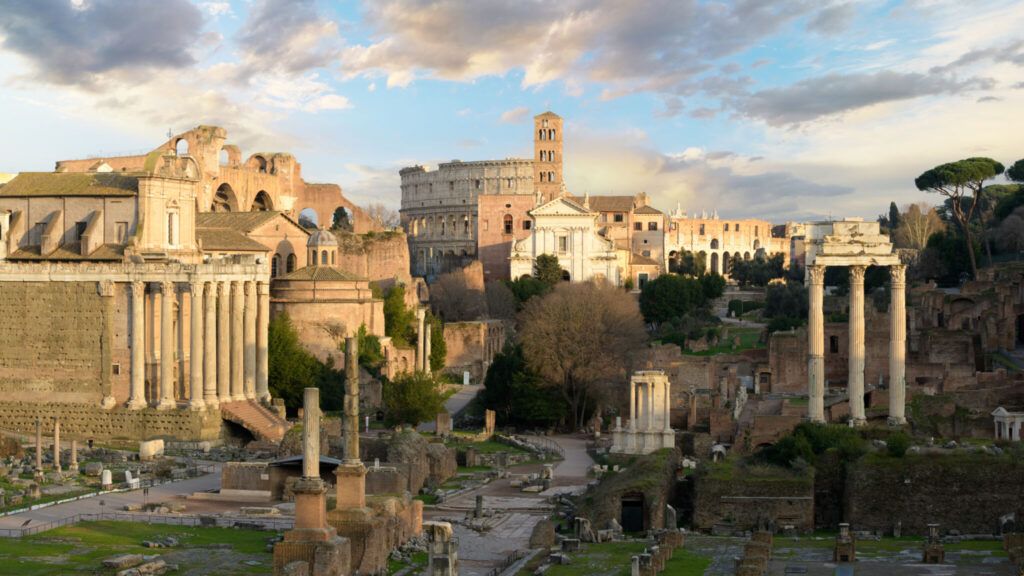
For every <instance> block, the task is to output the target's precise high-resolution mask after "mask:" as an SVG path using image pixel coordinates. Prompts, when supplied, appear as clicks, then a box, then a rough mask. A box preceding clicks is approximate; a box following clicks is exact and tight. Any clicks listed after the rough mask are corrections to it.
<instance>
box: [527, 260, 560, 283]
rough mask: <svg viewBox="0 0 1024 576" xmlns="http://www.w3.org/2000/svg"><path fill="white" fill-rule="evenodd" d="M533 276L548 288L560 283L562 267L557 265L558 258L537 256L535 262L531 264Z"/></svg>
mask: <svg viewBox="0 0 1024 576" xmlns="http://www.w3.org/2000/svg"><path fill="white" fill-rule="evenodd" d="M533 276H534V278H536V279H537V280H540V281H541V282H542V283H543V284H544V285H546V286H547V287H548V288H551V287H553V286H555V285H556V284H558V283H559V282H561V281H562V266H561V264H559V263H558V257H556V256H553V255H551V254H541V255H540V256H537V260H536V261H535V262H534V264H533Z"/></svg>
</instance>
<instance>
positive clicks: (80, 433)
mask: <svg viewBox="0 0 1024 576" xmlns="http://www.w3.org/2000/svg"><path fill="white" fill-rule="evenodd" d="M54 417H57V418H60V422H61V424H60V430H61V437H62V438H65V439H79V440H88V439H90V438H91V439H94V440H144V439H151V438H158V437H161V438H168V439H173V440H182V441H195V440H216V439H219V438H220V437H221V433H222V420H221V417H220V412H218V411H215V410H201V411H197V412H194V411H190V410H162V411H158V410H156V409H153V408H147V409H144V410H126V409H123V408H115V409H113V410H103V409H102V408H100V407H99V405H98V404H96V405H90V404H67V403H42V402H38V403H37V402H2V403H0V421H2V422H3V423H4V428H5V429H7V430H10V431H13V432H19V433H22V434H35V430H36V424H35V422H36V419H37V418H39V419H42V420H43V422H44V423H45V422H52V419H53V418H54ZM50 426H52V425H47V424H44V427H43V434H44V435H49V434H52V429H49V430H48V428H49V427H50Z"/></svg>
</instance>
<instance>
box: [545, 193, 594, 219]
mask: <svg viewBox="0 0 1024 576" xmlns="http://www.w3.org/2000/svg"><path fill="white" fill-rule="evenodd" d="M530 215H531V216H596V214H595V213H593V212H591V211H590V210H587V209H586V208H584V207H583V206H581V205H580V204H578V203H576V202H573V201H572V200H570V199H569V198H567V197H565V196H559V197H558V198H555V199H554V200H552V201H550V202H548V203H546V204H541V205H540V206H537V207H536V208H534V209H533V210H530Z"/></svg>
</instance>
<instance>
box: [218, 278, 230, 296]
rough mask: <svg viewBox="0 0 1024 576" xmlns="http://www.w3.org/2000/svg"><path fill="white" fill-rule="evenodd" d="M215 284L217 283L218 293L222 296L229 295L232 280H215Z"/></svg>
mask: <svg viewBox="0 0 1024 576" xmlns="http://www.w3.org/2000/svg"><path fill="white" fill-rule="evenodd" d="M214 284H216V285H217V294H218V295H220V297H221V298H224V297H226V296H227V295H228V292H229V290H230V288H231V286H230V282H224V281H220V282H214Z"/></svg>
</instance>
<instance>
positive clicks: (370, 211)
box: [363, 202, 401, 230]
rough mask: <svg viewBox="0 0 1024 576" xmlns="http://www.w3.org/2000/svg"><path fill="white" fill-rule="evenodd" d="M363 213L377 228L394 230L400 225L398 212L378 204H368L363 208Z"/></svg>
mask: <svg viewBox="0 0 1024 576" xmlns="http://www.w3.org/2000/svg"><path fill="white" fill-rule="evenodd" d="M363 212H366V215H367V216H369V217H370V220H373V221H374V223H376V224H377V225H378V226H380V227H382V228H387V229H389V230H390V229H391V228H395V227H397V226H398V225H399V224H400V223H401V218H400V217H399V215H398V211H397V210H395V209H394V208H389V207H387V206H385V205H384V204H381V203H379V202H374V203H373V204H368V205H367V206H366V207H365V208H363Z"/></svg>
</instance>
